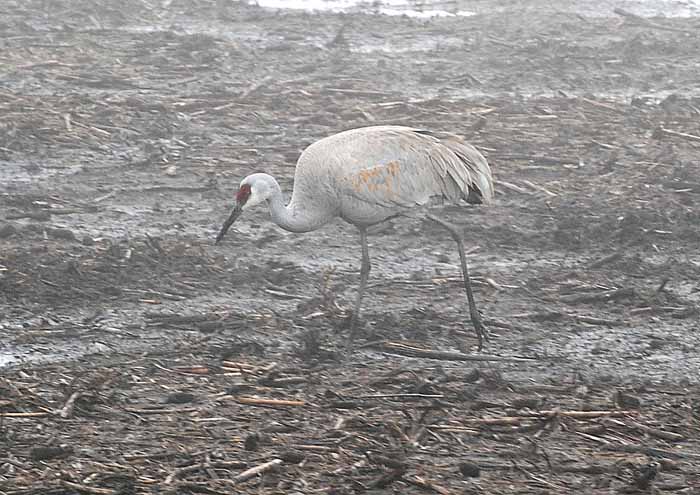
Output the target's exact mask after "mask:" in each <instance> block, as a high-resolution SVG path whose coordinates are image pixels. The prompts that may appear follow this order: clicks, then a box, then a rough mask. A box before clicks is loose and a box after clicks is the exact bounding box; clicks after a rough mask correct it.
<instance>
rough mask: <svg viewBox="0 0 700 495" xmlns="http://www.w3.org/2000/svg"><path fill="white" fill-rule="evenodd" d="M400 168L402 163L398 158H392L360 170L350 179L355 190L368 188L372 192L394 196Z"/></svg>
mask: <svg viewBox="0 0 700 495" xmlns="http://www.w3.org/2000/svg"><path fill="white" fill-rule="evenodd" d="M400 169H401V164H400V163H399V162H398V161H397V160H392V161H390V162H387V163H383V164H379V165H375V166H374V167H369V168H366V169H364V170H360V171H359V172H358V173H357V174H355V175H352V176H351V177H350V178H349V179H350V182H351V183H352V188H353V189H354V190H355V192H358V193H361V192H363V191H364V190H367V191H369V192H371V193H383V194H384V195H386V196H387V197H388V198H392V197H394V196H395V195H396V191H395V182H396V181H397V180H398V175H399V171H400Z"/></svg>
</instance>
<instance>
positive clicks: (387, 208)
mask: <svg viewBox="0 0 700 495" xmlns="http://www.w3.org/2000/svg"><path fill="white" fill-rule="evenodd" d="M460 199H464V200H467V201H469V202H472V203H489V202H490V201H491V200H492V199H493V181H492V178H491V170H490V168H489V165H488V163H487V162H486V159H485V158H484V157H483V155H481V153H479V152H478V151H477V150H476V149H475V148H474V147H473V146H471V145H469V144H466V143H464V142H462V141H461V140H459V139H458V138H457V137H455V136H453V135H450V134H442V133H433V132H428V131H422V130H418V129H413V128H410V127H402V126H374V127H363V128H359V129H352V130H349V131H345V132H341V133H338V134H334V135H332V136H329V137H327V138H324V139H321V140H320V141H317V142H315V143H313V144H312V145H310V146H309V147H308V148H306V150H305V151H304V152H303V153H302V154H301V156H300V157H299V160H298V162H297V166H296V172H295V175H294V192H293V193H292V198H291V201H290V203H289V205H287V210H288V211H289V212H290V213H291V214H292V215H293V216H294V217H297V218H299V217H307V218H308V219H309V220H310V223H311V224H313V225H314V228H315V227H317V226H320V225H322V224H323V223H325V222H326V221H328V220H330V219H331V218H333V217H335V216H340V217H341V218H343V219H344V220H346V221H347V222H349V223H352V224H355V225H358V226H369V225H372V224H376V223H379V222H382V221H384V220H386V219H388V218H391V217H393V216H396V215H398V214H401V213H402V212H404V211H405V210H407V209H409V208H414V207H416V206H421V205H427V204H430V203H432V202H434V201H436V200H437V201H448V202H457V201H459V200H460ZM319 212H321V215H319ZM273 219H274V218H273ZM299 219H300V220H301V218H299Z"/></svg>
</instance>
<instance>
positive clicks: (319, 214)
mask: <svg viewBox="0 0 700 495" xmlns="http://www.w3.org/2000/svg"><path fill="white" fill-rule="evenodd" d="M275 186H277V187H275V188H274V192H273V194H272V196H270V198H269V199H268V203H269V205H270V216H271V217H272V221H273V222H275V223H276V224H277V225H279V226H280V227H282V228H283V229H284V230H288V231H289V232H309V231H311V230H316V229H317V228H319V227H321V226H322V225H324V224H326V223H328V222H329V221H330V220H331V219H332V218H333V217H334V216H335V213H334V212H333V211H330V210H329V209H325V208H320V207H317V208H314V205H310V204H305V202H304V200H303V195H298V197H296V198H295V197H294V196H295V195H293V196H292V201H291V202H290V203H289V204H288V205H286V206H285V204H284V197H283V196H282V191H281V189H280V186H279V184H278V183H277V182H275ZM299 197H302V199H301V200H300V201H297V200H298V199H299Z"/></svg>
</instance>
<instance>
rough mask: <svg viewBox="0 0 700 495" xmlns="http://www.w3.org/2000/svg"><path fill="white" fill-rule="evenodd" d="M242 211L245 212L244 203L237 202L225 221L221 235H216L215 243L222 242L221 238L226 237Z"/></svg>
mask: <svg viewBox="0 0 700 495" xmlns="http://www.w3.org/2000/svg"><path fill="white" fill-rule="evenodd" d="M241 213H243V205H242V204H241V203H236V206H235V207H234V208H233V211H232V212H231V215H229V217H228V218H227V219H226V221H225V222H224V225H223V227H221V231H220V232H219V235H217V236H216V242H215V244H218V243H219V242H221V239H223V238H224V236H225V235H226V232H228V229H229V228H230V227H231V225H233V222H235V221H236V219H238V217H240V216H241Z"/></svg>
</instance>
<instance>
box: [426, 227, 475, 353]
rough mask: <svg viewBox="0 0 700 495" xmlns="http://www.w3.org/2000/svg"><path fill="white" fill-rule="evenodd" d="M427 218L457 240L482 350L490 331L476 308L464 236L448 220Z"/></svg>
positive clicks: (473, 323) (470, 305) (471, 309)
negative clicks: (487, 330) (465, 252)
mask: <svg viewBox="0 0 700 495" xmlns="http://www.w3.org/2000/svg"><path fill="white" fill-rule="evenodd" d="M426 218H427V219H428V220H432V221H433V222H435V223H437V224H439V225H441V226H442V227H444V228H445V229H447V230H448V231H449V233H450V235H451V236H452V238H453V239H454V240H455V241H456V242H457V249H458V250H459V261H460V262H461V264H462V277H463V278H464V289H465V290H466V291H467V300H468V301H469V316H471V319H472V325H474V331H475V332H476V338H477V339H478V340H479V347H478V349H479V350H481V348H482V347H483V346H484V341H485V340H488V333H487V332H486V327H485V326H484V324H483V322H482V321H481V316H479V311H478V310H477V309H476V303H475V302H474V293H473V292H472V283H471V280H470V279H469V269H468V268H467V256H466V254H464V241H463V240H462V236H461V234H460V233H459V232H458V231H457V228H456V227H455V226H454V225H452V224H450V223H447V222H446V221H444V220H442V219H440V218H438V217H435V216H433V215H426Z"/></svg>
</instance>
